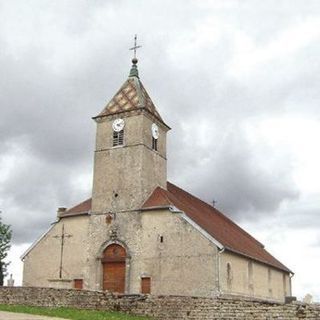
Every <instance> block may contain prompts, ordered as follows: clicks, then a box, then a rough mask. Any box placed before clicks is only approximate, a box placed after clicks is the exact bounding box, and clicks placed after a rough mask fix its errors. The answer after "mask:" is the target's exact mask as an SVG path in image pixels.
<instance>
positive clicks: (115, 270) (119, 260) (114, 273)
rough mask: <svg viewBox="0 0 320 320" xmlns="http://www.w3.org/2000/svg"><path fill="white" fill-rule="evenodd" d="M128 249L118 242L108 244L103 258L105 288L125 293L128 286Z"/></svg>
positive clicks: (103, 285)
mask: <svg viewBox="0 0 320 320" xmlns="http://www.w3.org/2000/svg"><path fill="white" fill-rule="evenodd" d="M126 257H127V252H126V249H125V248H124V247H123V246H121V245H120V244H117V243H112V244H110V245H108V246H107V247H106V248H105V249H104V251H103V257H102V259H101V262H102V266H103V284H102V288H103V290H107V291H110V292H117V293H124V292H125V288H126Z"/></svg>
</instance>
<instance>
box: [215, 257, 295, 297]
mask: <svg viewBox="0 0 320 320" xmlns="http://www.w3.org/2000/svg"><path fill="white" fill-rule="evenodd" d="M228 263H229V264H230V266H231V281H230V276H229V280H228V274H227V264H228ZM249 263H251V270H252V272H251V276H250V271H249V269H250V267H249ZM220 283H221V291H222V293H231V294H238V295H244V296H249V297H255V298H262V299H270V300H277V301H281V302H283V301H284V298H285V296H287V295H290V294H291V289H290V278H289V274H288V273H286V272H284V271H281V270H279V269H276V268H273V267H271V266H267V265H265V264H262V263H259V262H256V261H254V260H251V259H248V258H246V257H242V256H239V255H237V254H234V253H232V252H229V251H224V252H223V253H222V254H221V261H220Z"/></svg>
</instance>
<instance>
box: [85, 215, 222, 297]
mask: <svg viewBox="0 0 320 320" xmlns="http://www.w3.org/2000/svg"><path fill="white" fill-rule="evenodd" d="M90 219H91V226H90V237H89V239H90V252H92V253H94V255H93V256H92V258H89V262H88V270H87V275H88V277H87V279H88V283H87V288H89V289H94V290H101V289H102V263H101V259H100V257H101V253H102V252H103V250H104V248H105V247H106V246H107V245H108V244H110V243H112V242H116V243H119V244H122V245H123V246H124V247H126V249H127V254H128V258H127V275H126V293H140V292H141V278H142V277H146V276H147V277H151V292H152V293H153V294H177V295H194V296H214V295H215V294H217V291H216V277H217V273H216V265H217V260H216V258H217V248H216V246H215V245H214V244H212V243H211V242H209V240H207V239H206V238H205V237H204V236H203V235H201V234H200V233H199V232H198V231H197V230H196V229H195V228H194V227H193V226H191V225H190V224H189V223H187V222H186V221H185V220H184V219H182V218H181V216H180V215H179V214H174V213H172V212H170V211H169V210H152V211H142V212H138V211H135V212H122V213H117V214H116V218H115V220H114V221H113V222H112V223H111V224H110V225H107V224H106V223H105V216H104V215H93V216H91V218H90ZM112 229H113V230H117V239H116V240H112V239H111V238H110V233H111V230H112ZM161 237H163V238H162V239H163V242H161ZM195 244H196V246H195ZM94 274H95V275H96V277H95V281H93V279H92V278H94V277H92V275H94ZM89 275H91V279H90V277H89Z"/></svg>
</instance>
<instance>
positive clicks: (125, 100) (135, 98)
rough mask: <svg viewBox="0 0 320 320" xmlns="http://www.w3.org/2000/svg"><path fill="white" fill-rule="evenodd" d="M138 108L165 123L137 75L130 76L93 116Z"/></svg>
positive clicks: (102, 115)
mask: <svg viewBox="0 0 320 320" xmlns="http://www.w3.org/2000/svg"><path fill="white" fill-rule="evenodd" d="M139 109H144V110H146V111H147V112H149V113H150V114H152V115H153V116H155V117H156V118H157V119H158V120H159V121H161V122H162V123H163V124H164V125H166V124H165V122H164V121H163V119H162V118H161V116H160V114H159V112H158V111H157V108H156V107H155V105H154V103H153V102H152V100H151V98H150V96H149V95H148V93H147V91H146V89H145V88H144V86H143V84H142V82H141V81H140V79H139V78H138V77H137V76H130V77H129V78H128V79H127V80H126V81H125V82H124V84H123V85H122V86H121V88H120V89H119V90H118V92H117V93H116V94H115V95H114V97H113V98H112V99H111V100H110V101H109V102H108V104H107V105H106V107H105V108H104V109H103V110H102V112H101V113H99V114H98V115H97V116H96V117H94V118H99V117H104V116H108V115H112V114H118V113H122V112H126V111H133V110H139ZM166 126H167V125H166Z"/></svg>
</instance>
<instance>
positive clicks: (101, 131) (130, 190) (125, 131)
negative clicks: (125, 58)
mask: <svg viewBox="0 0 320 320" xmlns="http://www.w3.org/2000/svg"><path fill="white" fill-rule="evenodd" d="M136 47H137V46H135V47H134V48H136ZM137 63H138V59H137V58H136V57H134V58H133V59H132V67H131V70H130V74H129V77H128V79H127V80H126V81H125V82H124V84H123V85H122V86H121V88H120V89H119V91H118V92H117V93H116V94H115V96H114V97H113V98H112V99H111V100H110V102H109V103H108V104H107V105H106V107H105V108H104V109H103V110H102V112H101V113H100V114H98V115H97V116H96V117H94V118H93V119H94V120H95V121H96V123H97V132H96V146H95V153H94V175H93V191H92V212H93V213H106V212H121V211H130V210H137V209H140V208H141V206H142V204H143V202H144V201H145V200H146V199H147V197H148V196H149V195H150V194H151V193H152V192H153V190H154V189H155V188H156V187H157V186H160V187H162V188H164V189H166V185H167V163H166V162H167V160H166V134H167V132H168V130H170V128H169V127H168V126H167V125H166V124H165V122H164V121H163V120H162V118H161V116H160V114H159V113H158V111H157V109H156V107H155V105H154V103H153V102H152V100H151V98H150V97H149V95H148V93H147V91H146V90H145V88H144V86H143V85H142V83H141V81H140V78H139V74H138V68H137Z"/></svg>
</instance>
